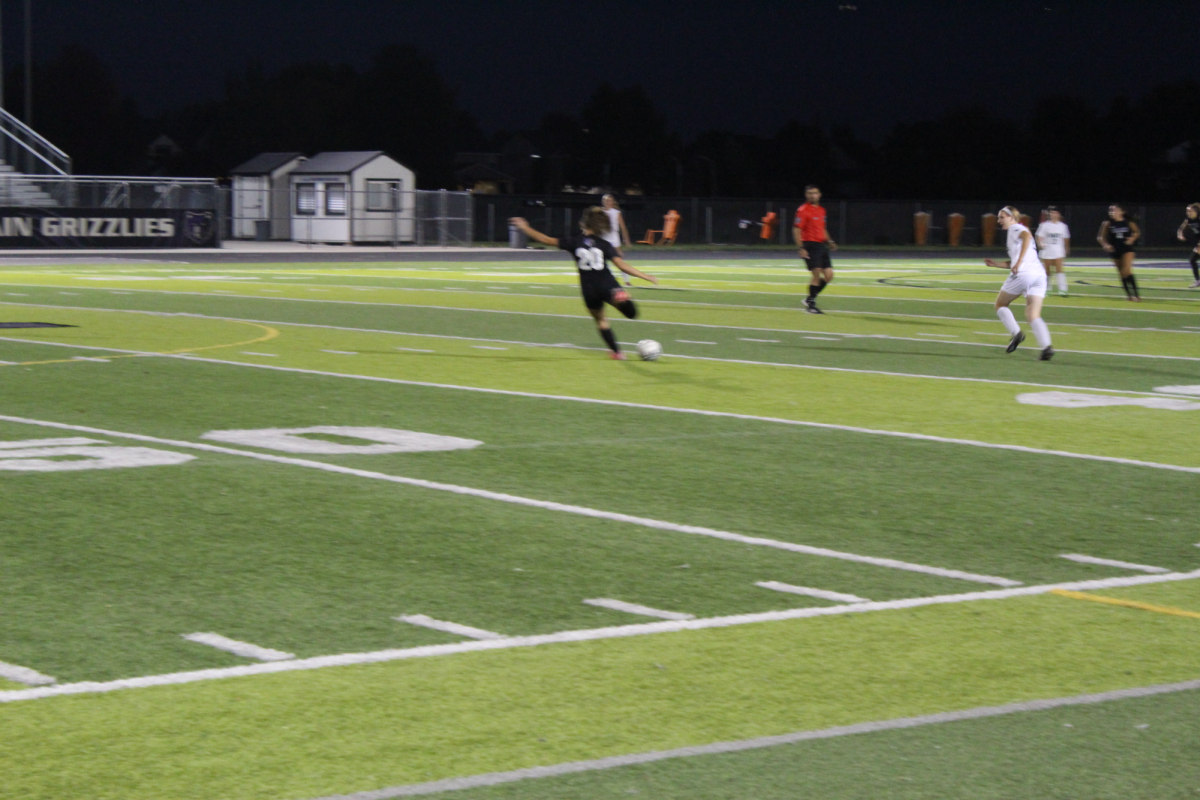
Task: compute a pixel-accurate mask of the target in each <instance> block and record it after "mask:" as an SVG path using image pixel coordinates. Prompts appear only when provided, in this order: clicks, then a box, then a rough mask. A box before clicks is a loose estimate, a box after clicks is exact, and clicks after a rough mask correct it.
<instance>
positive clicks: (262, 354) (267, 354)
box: [242, 350, 279, 358]
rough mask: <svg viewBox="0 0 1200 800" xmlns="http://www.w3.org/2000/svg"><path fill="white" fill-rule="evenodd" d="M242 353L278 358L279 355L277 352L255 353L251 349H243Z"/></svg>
mask: <svg viewBox="0 0 1200 800" xmlns="http://www.w3.org/2000/svg"><path fill="white" fill-rule="evenodd" d="M242 355H244V356H266V357H267V358H278V357H279V354H278V353H256V352H254V351H253V350H243V351H242Z"/></svg>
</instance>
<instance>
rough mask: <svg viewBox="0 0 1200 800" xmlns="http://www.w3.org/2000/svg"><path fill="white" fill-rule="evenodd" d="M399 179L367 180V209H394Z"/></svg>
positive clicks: (398, 189)
mask: <svg viewBox="0 0 1200 800" xmlns="http://www.w3.org/2000/svg"><path fill="white" fill-rule="evenodd" d="M399 191H400V181H367V211H395V210H396V203H397V198H396V195H397V194H398V193H399Z"/></svg>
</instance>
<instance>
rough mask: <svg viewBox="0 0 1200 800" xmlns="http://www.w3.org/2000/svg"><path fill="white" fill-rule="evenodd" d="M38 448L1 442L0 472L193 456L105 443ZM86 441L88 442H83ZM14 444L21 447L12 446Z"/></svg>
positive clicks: (154, 463)
mask: <svg viewBox="0 0 1200 800" xmlns="http://www.w3.org/2000/svg"><path fill="white" fill-rule="evenodd" d="M43 441H45V442H46V443H47V444H50V445H51V446H50V447H38V446H37V445H38V443H39V440H37V439H33V440H30V441H27V442H0V470H8V471H11V472H76V471H79V470H85V469H119V468H121V467H159V466H168V465H172V464H183V463H184V462H187V461H191V460H192V459H194V458H195V456H190V455H188V454H186V453H176V452H174V451H171V450H155V449H153V448H150V447H109V446H107V445H106V444H105V443H104V442H96V443H94V444H84V445H65V446H64V445H54V444H53V442H54V441H55V440H53V439H46V440H43ZM84 441H87V440H84ZM13 445H24V446H22V447H13Z"/></svg>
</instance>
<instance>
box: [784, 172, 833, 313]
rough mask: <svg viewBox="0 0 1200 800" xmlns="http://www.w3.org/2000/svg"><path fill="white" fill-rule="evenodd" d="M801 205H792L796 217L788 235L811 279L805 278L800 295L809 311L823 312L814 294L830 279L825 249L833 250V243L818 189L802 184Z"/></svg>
mask: <svg viewBox="0 0 1200 800" xmlns="http://www.w3.org/2000/svg"><path fill="white" fill-rule="evenodd" d="M804 201H805V202H804V205H802V206H800V207H799V208H797V209H796V220H795V222H793V223H792V238H793V239H794V240H795V242H796V247H798V248H799V249H800V257H801V258H803V259H804V263H805V264H807V265H808V270H809V272H811V273H812V279H811V280H810V281H809V282H808V297H806V298H804V310H805V311H807V312H808V313H810V314H823V313H825V312H823V311H821V309H819V308H817V295H819V294H820V293H821V290H822V289H824V288H825V287H826V286H828V285H829V283H830V281H832V280H833V262H832V261H830V259H829V252H830V251H831V250H837V243H836V242H834V241H833V239H831V238H829V231H827V230H826V229H825V209H824V208H822V207H821V190H820V189H818V188H817V187H816V186H812V185H809V186H805V187H804Z"/></svg>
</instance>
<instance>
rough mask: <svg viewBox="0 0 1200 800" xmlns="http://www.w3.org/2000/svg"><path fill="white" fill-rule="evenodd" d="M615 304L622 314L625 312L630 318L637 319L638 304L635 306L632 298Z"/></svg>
mask: <svg viewBox="0 0 1200 800" xmlns="http://www.w3.org/2000/svg"><path fill="white" fill-rule="evenodd" d="M615 306H616V309H617V311H620V312H621V313H622V314H624V315H625V316H626V317H628V318H629V319H637V315H638V310H637V306H635V305H634V304H633V301H632V300H626V301H624V302H621V303H616V304H615Z"/></svg>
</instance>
